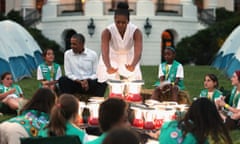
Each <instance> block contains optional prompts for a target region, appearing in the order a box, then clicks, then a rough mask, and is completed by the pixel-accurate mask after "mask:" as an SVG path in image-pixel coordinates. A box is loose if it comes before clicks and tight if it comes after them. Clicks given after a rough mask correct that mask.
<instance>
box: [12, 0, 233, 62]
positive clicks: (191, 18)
mask: <svg viewBox="0 0 240 144" xmlns="http://www.w3.org/2000/svg"><path fill="white" fill-rule="evenodd" d="M9 1H10V0H9ZM33 1H34V2H35V3H34V2H33ZM118 1H120V0H86V1H85V0H82V1H79V0H47V1H44V2H43V3H42V7H41V21H40V22H39V23H37V27H38V28H39V29H41V31H42V33H43V34H44V35H45V36H46V37H48V38H49V39H51V40H54V41H56V42H57V43H58V44H59V45H60V46H61V49H62V50H63V51H64V50H66V49H68V48H69V39H70V37H71V35H72V34H74V33H82V34H84V36H85V38H86V47H88V48H91V49H93V50H95V51H96V52H97V53H98V54H100V53H101V47H100V45H101V44H100V39H101V32H102V31H103V29H104V28H106V26H107V25H109V24H111V23H112V22H113V11H114V9H115V6H116V3H117V2H118ZM125 1H126V0H125ZM228 1H229V3H227V4H223V3H224V1H223V0H222V2H221V5H226V6H227V7H226V8H227V9H228V10H233V9H234V8H233V0H228ZM127 2H128V3H129V7H130V9H131V16H130V21H131V22H132V23H134V24H136V25H137V26H138V27H139V29H140V30H141V31H142V34H143V53H142V58H141V64H142V65H157V64H159V63H160V62H161V51H162V49H164V47H166V46H175V45H176V44H177V43H178V42H179V41H180V40H181V39H182V38H184V37H187V36H191V35H193V34H195V33H196V32H197V31H199V30H201V29H203V28H205V27H207V24H208V23H207V21H204V20H203V19H199V16H200V15H201V14H202V13H201V12H199V9H198V8H197V6H196V4H195V3H193V1H192V0H127ZM28 4H29V5H28ZM219 4H220V3H219V0H207V2H206V3H202V8H204V9H208V11H207V13H203V18H204V17H206V15H208V14H209V15H210V20H214V10H215V8H216V7H218V5H219ZM34 5H36V0H22V3H21V6H22V9H23V10H22V13H23V15H27V12H28V11H27V10H28V9H29V8H31V7H33V6H34ZM208 18H209V17H208Z"/></svg>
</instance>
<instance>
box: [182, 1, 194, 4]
mask: <svg viewBox="0 0 240 144" xmlns="http://www.w3.org/2000/svg"><path fill="white" fill-rule="evenodd" d="M181 3H182V4H193V1H192V0H181Z"/></svg>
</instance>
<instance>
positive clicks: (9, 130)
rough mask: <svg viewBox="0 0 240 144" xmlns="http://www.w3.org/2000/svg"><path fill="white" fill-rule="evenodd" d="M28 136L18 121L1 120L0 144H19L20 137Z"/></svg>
mask: <svg viewBox="0 0 240 144" xmlns="http://www.w3.org/2000/svg"><path fill="white" fill-rule="evenodd" d="M24 137H29V135H28V133H27V132H26V130H25V129H24V127H22V126H21V125H20V124H18V123H10V122H3V123H1V124H0V144H20V143H21V142H20V138H24Z"/></svg>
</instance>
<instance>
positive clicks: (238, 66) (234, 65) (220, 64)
mask: <svg viewBox="0 0 240 144" xmlns="http://www.w3.org/2000/svg"><path fill="white" fill-rule="evenodd" d="M239 37H240V26H238V27H237V28H235V29H234V30H233V31H232V33H231V34H230V35H229V36H228V38H227V39H226V41H225V42H224V44H223V45H222V47H221V49H220V50H219V52H218V53H217V56H216V58H215V60H214V61H213V63H212V66H214V67H216V68H218V69H222V70H224V72H225V73H226V74H227V76H228V77H231V76H232V74H233V73H234V71H236V70H240V40H239Z"/></svg>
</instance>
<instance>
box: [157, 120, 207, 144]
mask: <svg viewBox="0 0 240 144" xmlns="http://www.w3.org/2000/svg"><path fill="white" fill-rule="evenodd" d="M158 141H159V143H160V144H197V140H196V138H195V137H194V135H192V134H191V133H187V134H186V136H185V137H183V134H182V130H181V129H179V128H178V121H170V122H166V123H164V125H163V126H162V128H161V133H160V136H159V139H158ZM205 144H208V142H207V141H206V142H205Z"/></svg>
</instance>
